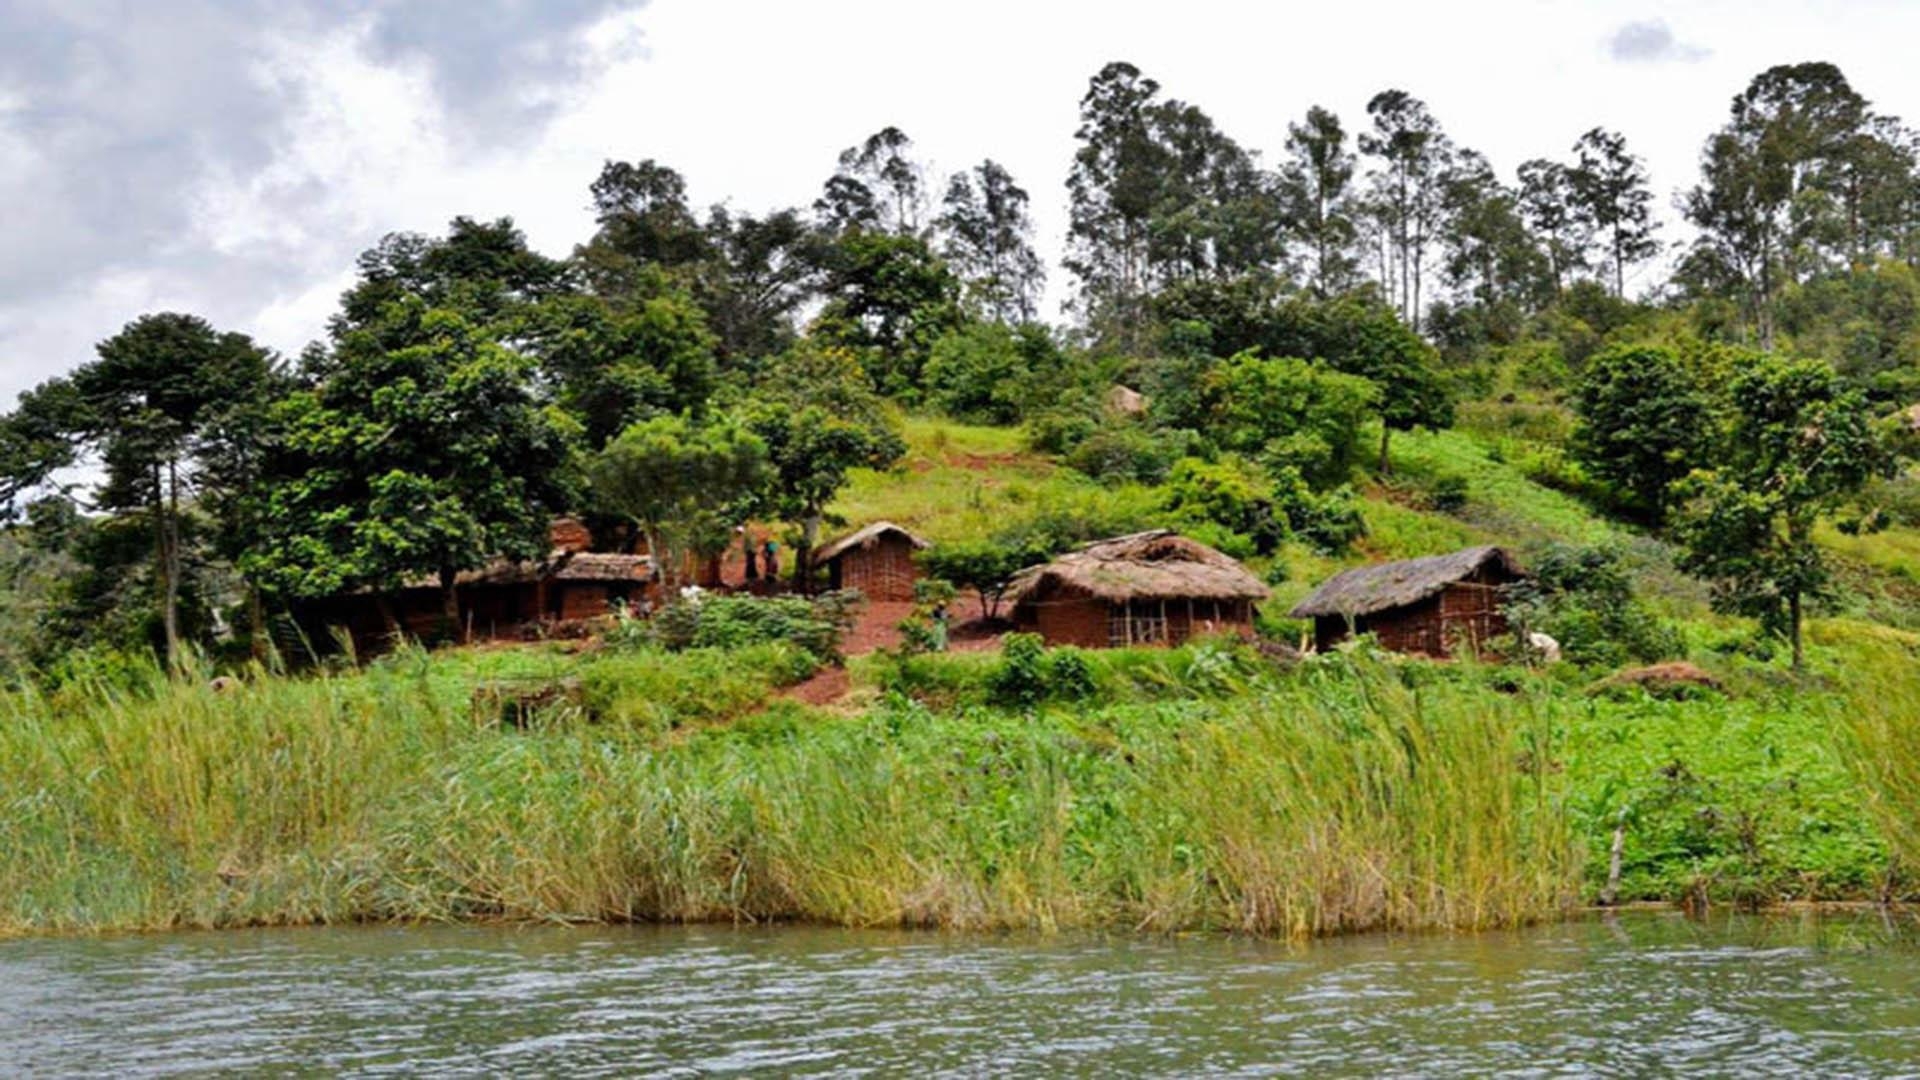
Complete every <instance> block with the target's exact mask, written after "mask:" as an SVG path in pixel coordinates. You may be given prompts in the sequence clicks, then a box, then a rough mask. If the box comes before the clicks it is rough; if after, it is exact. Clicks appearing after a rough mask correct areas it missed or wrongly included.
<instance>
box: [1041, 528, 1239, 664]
mask: <svg viewBox="0 0 1920 1080" xmlns="http://www.w3.org/2000/svg"><path fill="white" fill-rule="evenodd" d="M1008 591H1009V594H1010V597H1011V599H1012V601H1013V619H1014V622H1015V624H1016V625H1018V626H1019V627H1020V629H1022V630H1027V631H1031V632H1035V633H1038V634H1039V635H1040V636H1041V637H1043V638H1045V639H1046V640H1047V641H1049V642H1052V643H1055V644H1062V645H1081V646H1086V647H1089V648H1105V647H1109V646H1119V645H1177V644H1179V643H1180V642H1183V641H1185V640H1187V639H1188V638H1190V637H1193V636H1195V635H1197V634H1205V633H1209V632H1229V633H1238V634H1242V635H1248V636H1250V635H1252V633H1253V606H1254V604H1255V603H1257V602H1259V601H1261V600H1265V599H1266V598H1267V596H1268V595H1269V594H1268V592H1267V587H1266V586H1265V585H1263V584H1261V582H1260V579H1259V578H1256V577H1254V576H1253V575H1252V574H1250V573H1248V572H1247V568H1246V567H1244V566H1241V565H1240V564H1239V563H1237V562H1235V561H1234V560H1233V559H1230V558H1228V557H1227V556H1225V555H1223V554H1221V553H1220V552H1218V551H1215V550H1214V549H1213V548H1210V547H1208V546H1207V545H1205V544H1202V543H1200V542H1198V541H1195V540H1189V539H1187V538H1186V537H1184V536H1181V535H1180V534H1178V533H1175V532H1169V531H1167V530H1164V529H1162V530H1157V531H1154V532H1143V533H1135V534H1133V535H1131V536H1120V537H1115V538H1114V539H1112V540H1102V541H1100V542H1098V543H1094V544H1089V545H1087V546H1086V547H1084V548H1081V549H1080V550H1078V551H1075V552H1072V553H1070V554H1067V555H1062V556H1061V557H1060V558H1058V559H1055V560H1054V561H1053V562H1050V563H1047V564H1046V565H1044V566H1035V567H1031V568H1029V569H1027V570H1023V571H1021V572H1020V575H1019V577H1017V578H1016V579H1015V580H1014V584H1013V587H1012V588H1011V589H1010V590H1008Z"/></svg>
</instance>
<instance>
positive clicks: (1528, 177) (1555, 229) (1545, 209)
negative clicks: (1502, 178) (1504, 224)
mask: <svg viewBox="0 0 1920 1080" xmlns="http://www.w3.org/2000/svg"><path fill="white" fill-rule="evenodd" d="M1519 178H1520V192H1519V196H1518V204H1517V205H1518V209H1519V212H1520V217H1521V220H1522V221H1524V222H1526V225H1527V228H1528V229H1530V230H1532V231H1533V234H1534V235H1535V236H1536V237H1538V238H1539V242H1540V248H1541V251H1542V252H1543V253H1544V254H1545V255H1546V258H1547V272H1548V274H1549V275H1550V276H1551V277H1552V279H1553V291H1554V292H1555V293H1556V294H1558V293H1559V292H1560V290H1561V289H1564V288H1565V287H1566V285H1567V276H1568V275H1569V274H1571V273H1574V272H1576V271H1579V270H1583V269H1585V268H1586V265H1587V258H1586V251H1587V244H1588V235H1587V229H1586V225H1585V222H1584V221H1583V220H1582V219H1581V216H1580V213H1579V210H1578V208H1577V207H1576V205H1575V202H1574V192H1573V177H1572V174H1571V171H1570V170H1569V169H1568V168H1567V167H1566V166H1565V165H1562V164H1561V163H1559V162H1557V161H1548V160H1546V159H1545V158H1535V159H1533V160H1532V161H1527V162H1523V163H1522V164H1521V166H1520V172H1519Z"/></svg>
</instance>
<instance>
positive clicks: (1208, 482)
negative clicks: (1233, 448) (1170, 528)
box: [1166, 455, 1297, 558]
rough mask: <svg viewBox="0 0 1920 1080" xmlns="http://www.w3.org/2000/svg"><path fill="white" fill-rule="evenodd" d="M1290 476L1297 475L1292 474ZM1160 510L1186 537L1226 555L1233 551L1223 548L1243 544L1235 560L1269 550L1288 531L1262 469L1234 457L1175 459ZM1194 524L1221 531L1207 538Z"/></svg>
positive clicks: (1202, 530)
mask: <svg viewBox="0 0 1920 1080" xmlns="http://www.w3.org/2000/svg"><path fill="white" fill-rule="evenodd" d="M1294 476H1295V477H1296V478H1297V474H1294ZM1166 508H1167V512H1168V513H1169V514H1171V515H1172V516H1173V518H1174V520H1175V521H1178V522H1180V523H1181V524H1182V525H1183V526H1184V527H1187V529H1188V532H1189V535H1192V536H1193V537H1194V539H1196V540H1200V541H1201V542H1202V543H1206V544H1210V545H1211V546H1213V547H1217V548H1220V549H1221V550H1222V551H1226V552H1227V553H1228V554H1230V555H1231V554H1234V552H1232V551H1229V550H1228V547H1229V546H1230V547H1240V546H1245V547H1247V548H1248V549H1249V550H1248V551H1246V552H1244V553H1242V554H1240V555H1238V556H1236V557H1240V558H1244V557H1246V555H1248V554H1252V553H1253V552H1255V551H1257V552H1259V553H1261V554H1267V553H1270V552H1272V551H1273V549H1274V548H1276V547H1278V546H1279V545H1280V544H1281V543H1282V542H1283V541H1284V540H1285V539H1286V538H1287V535H1288V534H1289V532H1290V531H1291V529H1290V524H1289V521H1288V519H1287V518H1286V517H1285V516H1284V514H1281V515H1276V513H1275V511H1274V487H1273V483H1272V481H1270V480H1269V479H1268V478H1267V475H1266V472H1265V470H1263V469H1261V468H1260V467H1259V466H1257V465H1255V464H1253V463H1252V462H1249V461H1247V460H1245V459H1244V458H1240V457H1237V456H1235V455H1225V456H1222V457H1221V458H1219V459H1218V460H1215V461H1211V462H1209V461H1204V460H1202V459H1200V458H1191V457H1189V458H1181V459H1180V461H1179V462H1178V463H1177V464H1175V465H1174V467H1173V472H1172V475H1171V476H1169V477H1168V479H1167V485H1166ZM1194 525H1201V526H1206V525H1211V526H1214V527H1216V528H1218V529H1220V530H1225V532H1224V534H1223V535H1215V536H1212V537H1211V538H1209V537H1208V536H1206V535H1202V533H1203V532H1206V531H1208V530H1204V529H1200V530H1196V529H1193V528H1192V526H1194ZM1235 538H1238V539H1235ZM1214 540H1221V541H1223V542H1224V543H1225V544H1226V545H1227V546H1222V544H1220V543H1214Z"/></svg>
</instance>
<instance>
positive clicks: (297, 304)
mask: <svg viewBox="0 0 1920 1080" xmlns="http://www.w3.org/2000/svg"><path fill="white" fill-rule="evenodd" d="M1466 9H1471V10H1472V11H1473V12H1474V13H1473V14H1471V15H1469V14H1464V13H1462V12H1463V11H1464V10H1466ZM1915 41H1920V3H1896V2H1892V0H1887V2H1872V0H1852V2H1846V0H1827V2H1824V3H1787V2H1764V0H1740V2H1725V3H1692V4H1688V3H1644V4H1636V3H1619V2H1611V3H1602V2H1589V3H1571V2H1545V0H1499V2H1486V3H1475V4H1471V5H1467V4H1436V3H1431V2H1375V3H1349V4H1328V3H1317V4H1313V5H1305V4H1285V3H1266V4H1259V5H1256V4H1252V3H1247V2H1244V0H1243V2H1239V3H1234V2H1228V0H1187V2H1185V3H1181V4H1168V3H1165V2H1160V3H1144V2H1131V0H1102V2H1084V3H1064V2H1061V3H1042V2H1035V0H1020V2H1011V0H972V2H970V3H966V4H941V5H933V4H907V3H901V2H898V0H894V2H887V0H813V2H811V3H795V2H791V0H786V2H782V0H752V2H749V0H653V2H651V3H644V4H643V3H635V2H631V0H416V2H403V0H0V405H5V404H6V403H8V402H10V401H11V400H12V397H13V395H15V394H16V393H18V392H19V391H20V390H22V389H24V388H26V387H27V386H30V385H32V384H33V383H35V382H38V381H39V380H41V379H43V378H45V377H47V376H49V375H52V374H56V373H58V372H61V371H63V370H66V369H68V368H71V367H72V366H74V365H75V364H78V363H81V362H83V361H85V360H86V359H87V358H88V357H89V356H90V355H91V349H92V345H93V343H94V342H96V341H98V340H100V339H101V338H104V337H106V336H108V335H110V334H112V333H113V332H114V331H115V330H117V329H118V328H119V327H120V326H121V325H122V324H124V323H125V322H126V321H128V320H129V319H131V318H133V317H135V316H137V315H139V314H141V313H143V312H147V311H154V310H184V311H191V312H196V313H199V314H202V315H204V316H206V317H207V318H209V319H211V320H212V321H213V322H214V323H215V324H216V325H218V326H220V327H222V328H232V329H239V330H243V331H246V332H249V333H252V334H254V335H256V336H257V337H258V338H260V339H261V340H262V341H263V342H265V343H267V344H269V345H272V346H273V347H275V348H278V349H280V350H282V351H284V352H287V353H289V354H291V353H293V352H296V351H297V350H298V349H299V348H300V347H301V346H302V345H303V344H304V343H305V342H307V341H308V340H310V339H312V338H313V337H315V336H317V335H318V333H319V332H320V329H321V326H322V324H323V323H324V321H325V319H326V316H327V314H328V313H329V311H330V310H331V308H332V306H333V303H334V301H335V299H336V297H337V296H338V294H339V293H340V291H341V290H342V289H343V288H344V287H345V286H346V284H347V283H348V280H349V274H350V270H351V266H352V260H353V257H354V256H355V255H356V254H357V253H358V252H359V251H361V250H363V249H364V248H366V247H368V246H370V245H371V244H372V243H373V242H374V241H375V240H377V239H378V238H379V237H380V236H381V234H383V233H386V232H389V231H394V230H416V231H429V232H430V231H436V230H438V229H440V228H441V227H442V226H443V225H444V224H445V222H446V220H447V219H448V218H450V217H452V216H454V215H456V214H467V215H470V216H475V217H494V216H499V215H511V216H512V217H514V218H515V219H516V220H517V221H518V222H519V223H520V224H521V226H522V227H523V228H524V229H525V230H526V232H527V234H528V236H529V237H530V238H531V240H532V242H533V244H534V245H535V246H536V247H538V248H540V249H542V250H544V251H547V252H549V253H551V254H555V255H560V254H565V253H566V252H567V251H569V250H570V249H571V247H572V246H573V244H574V243H575V242H577V241H579V240H581V239H583V238H584V237H585V236H586V235H587V234H588V233H589V232H590V230H591V221H590V215H589V213H588V212H587V208H586V204H587V184H588V183H589V181H591V180H592V178H593V176H594V174H595V173H596V172H597V171H598V169H599V167H600V164H601V163H602V162H603V161H604V160H606V159H608V158H618V159H628V160H637V159H640V158H646V157H652V158H656V159H659V160H661V161H663V162H666V163H668V164H670V165H672V166H674V167H675V168H678V169H679V170H681V171H682V172H683V173H684V174H685V175H686V177H687V180H688V184H689V187H690V189H691V193H692V195H693V197H694V199H695V201H696V202H697V203H699V204H702V205H704V204H708V203H712V202H716V201H722V200H724V201H728V202H730V203H731V204H732V205H734V206H736V207H738V208H739V209H742V210H747V211H760V210H765V209H768V208H771V207H774V206H779V205H795V204H805V203H808V202H811V200H812V199H813V197H814V195H815V194H816V192H817V191H818V188H819V185H820V183H821V181H822V180H823V179H825V177H826V176H827V175H828V174H829V173H830V172H831V171H832V168H833V161H834V157H835V155H836V154H837V153H838V151H839V150H840V149H841V148H842V147H844V146H847V145H849V144H851V143H853V142H856V141H858V140H860V139H861V138H863V137H865V136H866V135H867V134H869V133H870V132H872V131H874V130H876V129H878V128H880V127H883V126H885V125H888V124H894V125H897V126H899V127H901V128H902V129H904V130H905V131H906V132H907V133H908V134H909V135H911V136H912V137H913V138H914V140H915V141H916V143H917V144H918V146H919V149H920V153H921V155H922V157H923V158H925V159H927V160H928V161H929V162H930V163H931V164H932V165H933V166H934V169H935V172H936V173H938V174H942V175H943V174H944V173H946V172H949V171H952V170H954V169H958V168H963V167H966V166H969V165H972V164H974V163H975V162H977V161H979V160H980V159H981V158H982V157H986V156H992V157H994V158H995V159H997V160H999V161H1000V162H1001V163H1002V164H1004V165H1006V166H1007V167H1008V168H1009V169H1010V170H1011V171H1012V172H1013V173H1014V175H1015V177H1016V178H1017V179H1018V180H1019V181H1020V182H1021V183H1022V184H1023V185H1025V186H1026V187H1027V189H1028V190H1029V191H1030V192H1031V193H1032V195H1033V201H1034V208H1035V213H1036V217H1037V219H1038V221H1039V225H1040V230H1039V243H1040V247H1041V252H1042V255H1043V256H1044V257H1045V258H1046V259H1047V260H1048V261H1049V263H1053V262H1056V261H1057V259H1058V257H1059V253H1060V246H1061V235H1062V229H1063V225H1064V217H1065V193H1064V184H1065V179H1066V171H1067V165H1068V161H1069V158H1070V155H1071V153H1072V134H1073V129H1074V126H1075V120H1076V107H1077V103H1078V101H1079V98H1080V95H1081V94H1082V93H1083V92H1084V90H1085V87H1086V82H1087V79H1088V77H1089V76H1090V75H1092V74H1093V73H1094V72H1095V71H1097V70H1098V69H1099V68H1100V66H1101V65H1102V64H1104V63H1105V62H1107V61H1109V60H1114V59H1126V60H1130V61H1132V62H1133V63H1135V64H1137V65H1138V66H1139V67H1140V68H1142V69H1143V70H1144V71H1145V72H1146V73H1147V74H1148V75H1150V76H1152V77H1154V78H1155V79H1157V80H1159V82H1160V83H1161V85H1162V86H1163V87H1164V88H1165V92H1166V93H1167V94H1169V95H1170V96H1174V97H1178V98H1182V99H1184V100H1187V101H1191V102H1194V103H1196V104H1198V105H1200V106H1201V107H1203V108H1204V109H1206V110H1207V111H1208V112H1209V113H1211V114H1212V115H1213V117H1214V118H1215V120H1216V121H1217V122H1218V123H1219V124H1220V125H1221V126H1222V128H1223V129H1224V130H1225V131H1227V132H1228V133H1229V134H1231V135H1233V136H1234V137H1235V138H1237V139H1238V140H1240V141H1241V142H1242V143H1243V144H1245V145H1247V146H1249V147H1252V148H1255V149H1258V150H1260V151H1261V152H1262V154H1263V157H1264V158H1265V159H1266V160H1267V161H1269V162H1271V161H1272V160H1274V159H1275V158H1277V156H1278V154H1279V151H1280V148H1281V145H1282V142H1283V140H1284V138H1285V133H1286V125H1287V123H1288V121H1290V120H1293V119H1296V118H1297V117H1298V116H1299V115H1300V114H1301V113H1303V112H1304V111H1305V110H1306V108H1307V107H1308V106H1309V105H1312V104H1324V105H1327V106H1330V107H1332V108H1334V109H1335V110H1336V111H1338V112H1339V113H1340V114H1341V116H1342V117H1343V118H1344V119H1345V120H1346V121H1347V125H1348V127H1349V129H1350V130H1352V129H1356V128H1358V127H1360V126H1362V124H1363V122H1364V120H1365V112H1364V109H1365V104H1366V100H1367V98H1368V97H1370V96H1371V95H1372V94H1373V93H1374V92H1376V91H1378V90H1381V89H1384V88H1387V87H1393V86H1397V87H1401V88H1404V89H1406V90H1408V91H1410V92H1412V93H1414V94H1416V95H1417V96H1419V97H1421V98H1423V99H1425V100H1426V101H1427V103H1428V105H1429V106H1430V107H1431V108H1432V110H1433V112H1434V113H1435V115H1436V116H1438V118H1439V119H1440V121H1441V123H1442V124H1443V125H1444V127H1445V128H1446V130H1447V131H1448V132H1449V133H1450V134H1451V135H1452V136H1453V137H1454V139H1455V140H1456V141H1458V142H1459V143H1461V144H1462V145H1465V146H1470V147H1473V148H1476V149H1478V150H1480V151H1482V152H1483V153H1485V154H1486V155H1487V156H1488V157H1489V158H1490V159H1491V161H1492V162H1493V164H1494V165H1495V167H1496V168H1498V169H1499V170H1500V171H1501V173H1502V175H1503V176H1505V177H1506V178H1508V179H1509V180H1510V179H1511V174H1512V170H1513V168H1514V166H1516V165H1517V164H1519V162H1521V161H1523V160H1525V159H1527V158H1530V157H1537V156H1565V154H1566V152H1567V150H1568V148H1569V146H1570V145H1571V144H1572V142H1573V140H1574V139H1575V138H1576V137H1577V136H1578V135H1579V134H1580V133H1581V132H1582V131H1584V130H1586V129H1587V128H1589V127H1592V126H1594V125H1596V124H1598V125H1604V126H1606V127H1610V128H1615V129H1617V130H1620V131H1622V132H1624V133H1625V134H1626V136H1627V139H1628V142H1629V144H1630V146H1631V147H1632V148H1633V149H1634V150H1635V151H1636V152H1638V153H1639V154H1641V155H1642V156H1644V157H1645V158H1646V160H1647V162H1648V165H1649V167H1650V169H1651V171H1652V174H1653V177H1654V182H1655V187H1656V189H1657V191H1658V193H1659V195H1660V202H1661V206H1662V209H1663V212H1664V213H1665V215H1666V217H1667V218H1668V220H1669V226H1668V230H1667V234H1668V235H1669V236H1670V237H1671V236H1675V235H1678V233H1679V230H1678V228H1677V227H1676V226H1675V225H1674V224H1672V218H1673V213H1672V211H1671V209H1670V203H1671V197H1672V194H1673V193H1674V192H1676V191H1678V190H1679V189H1681V188H1684V187H1685V186H1687V185H1688V184H1690V183H1691V182H1692V181H1693V174H1694V169H1695V165H1696V162H1697V156H1698V152H1699V148H1700V144H1701V142H1702V140H1703V139H1704V137H1705V136H1706V135H1707V133H1708V132H1709V131H1710V130H1711V129H1713V128H1714V127H1715V126H1717V125H1718V124H1719V123H1720V122H1721V121H1722V120H1723V119H1724V117H1725V115H1726V109H1727V102H1728V100H1729V99H1730V98H1731V97H1732V95H1733V94H1734V93H1736V92H1737V91H1738V90H1739V89H1740V88H1741V87H1743V86H1744V85H1745V84H1746V82H1747V80H1748V79H1749V78H1750V77H1751V76H1753V75H1754V74H1755V73H1757V72H1759V71H1760V70H1762V69H1763V68H1765V67H1767V66H1769V65H1772V64H1776V63H1786V62H1794V61H1801V60H1831V61H1834V62H1836V63H1838V64H1839V65H1840V66H1841V68H1842V69H1843V70H1844V71H1845V72H1846V73H1847V75H1848V76H1849V78H1850V79H1851V80H1852V82H1853V84H1854V86H1855V87H1856V88H1857V89H1858V90H1860V91H1861V92H1862V93H1863V94H1865V95H1866V96H1867V97H1868V98H1869V99H1871V100H1872V101H1874V102H1875V103H1876V105H1877V106H1878V107H1879V108H1880V109H1882V110H1883V111H1886V112H1891V113H1894V114H1897V115H1904V116H1908V117H1916V118H1920V79H1917V78H1915V76H1914V75H1913V71H1912V66H1911V65H1912V59H1911V53H1912V49H1913V43H1914V42H1915ZM1052 272H1053V275H1054V278H1055V280H1054V282H1053V286H1052V292H1053V294H1054V297H1055V299H1058V298H1059V297H1060V296H1062V295H1064V285H1065V282H1064V280H1063V276H1062V274H1061V272H1060V271H1059V270H1058V269H1057V267H1056V268H1054V270H1053V271H1052Z"/></svg>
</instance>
